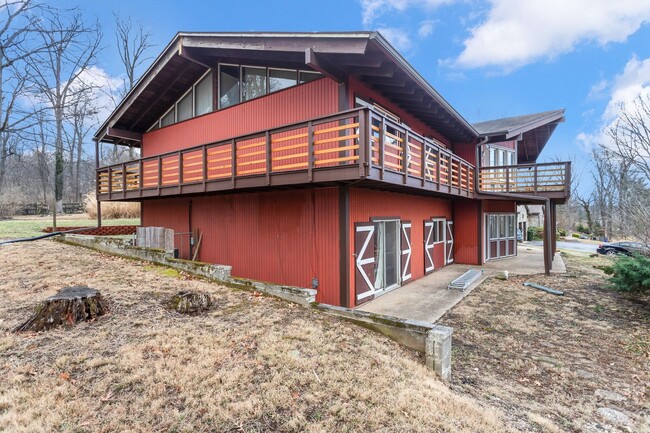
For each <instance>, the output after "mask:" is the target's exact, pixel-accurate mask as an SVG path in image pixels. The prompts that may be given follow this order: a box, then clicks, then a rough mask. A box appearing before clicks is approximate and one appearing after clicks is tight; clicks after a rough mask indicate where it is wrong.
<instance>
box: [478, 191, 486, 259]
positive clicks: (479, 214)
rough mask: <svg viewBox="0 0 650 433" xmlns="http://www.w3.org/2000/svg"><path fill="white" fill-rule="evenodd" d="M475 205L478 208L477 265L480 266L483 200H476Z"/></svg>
mask: <svg viewBox="0 0 650 433" xmlns="http://www.w3.org/2000/svg"><path fill="white" fill-rule="evenodd" d="M476 205H477V207H478V243H477V245H478V264H479V265H482V264H483V248H485V246H484V245H483V239H484V236H483V230H484V229H485V228H484V227H483V220H484V218H483V200H478V201H477V202H476Z"/></svg>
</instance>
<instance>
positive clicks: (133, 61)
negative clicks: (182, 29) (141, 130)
mask: <svg viewBox="0 0 650 433" xmlns="http://www.w3.org/2000/svg"><path fill="white" fill-rule="evenodd" d="M113 16H114V17H115V39H116V42H117V52H118V53H119V55H120V60H121V61H122V65H123V66H124V72H125V74H126V80H125V81H124V86H123V87H122V92H121V95H120V97H121V98H123V97H125V96H126V94H127V93H129V91H130V90H131V89H132V88H133V86H134V85H135V82H136V80H137V79H138V76H137V70H138V68H139V67H140V66H142V64H143V63H144V62H146V61H147V60H149V59H150V58H151V56H148V55H147V54H148V53H147V51H148V50H149V48H152V47H153V44H152V43H151V42H150V39H151V32H149V31H145V30H144V28H143V27H142V24H140V23H137V24H134V23H133V21H131V17H128V18H126V19H124V18H121V17H120V16H119V15H118V14H117V13H115V12H113ZM114 147H117V146H114ZM113 157H114V159H115V158H117V155H113ZM134 157H135V155H134V152H133V148H132V147H129V159H133V158H134Z"/></svg>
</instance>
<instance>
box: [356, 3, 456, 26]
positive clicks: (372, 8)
mask: <svg viewBox="0 0 650 433" xmlns="http://www.w3.org/2000/svg"><path fill="white" fill-rule="evenodd" d="M458 1H459V0H361V18H362V20H363V25H364V26H365V27H370V26H371V25H372V23H373V22H374V21H375V20H376V19H377V18H379V17H380V16H382V15H386V14H390V13H392V12H395V11H398V12H404V11H405V10H406V9H407V8H410V7H420V8H424V9H427V10H431V9H435V8H436V7H438V6H442V5H444V4H450V3H456V2H458Z"/></svg>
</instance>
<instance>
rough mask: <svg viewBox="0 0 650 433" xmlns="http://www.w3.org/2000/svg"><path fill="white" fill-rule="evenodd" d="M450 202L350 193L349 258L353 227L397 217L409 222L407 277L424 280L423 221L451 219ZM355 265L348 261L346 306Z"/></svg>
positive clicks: (355, 190) (356, 190) (371, 192)
mask: <svg viewBox="0 0 650 433" xmlns="http://www.w3.org/2000/svg"><path fill="white" fill-rule="evenodd" d="M451 216H452V213H451V202H450V201H449V200H445V199H439V198H432V197H422V196H416V195H409V194H401V193H394V192H385V191H377V190H370V189H364V188H351V189H350V227H349V230H350V239H351V240H352V242H351V245H350V251H349V256H348V257H352V254H353V253H354V223H355V222H364V221H369V220H370V218H373V217H398V218H400V219H402V220H410V221H411V224H412V225H411V248H412V251H411V274H412V275H413V277H412V280H416V279H418V278H421V277H422V276H424V220H428V219H430V218H431V217H444V218H447V219H451ZM354 277H355V264H354V260H350V281H349V284H350V300H349V302H350V304H349V305H356V302H355V299H354V281H355V280H354Z"/></svg>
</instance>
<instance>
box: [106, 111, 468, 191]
mask: <svg viewBox="0 0 650 433" xmlns="http://www.w3.org/2000/svg"><path fill="white" fill-rule="evenodd" d="M358 180H369V181H376V182H383V183H388V184H394V185H400V186H403V187H406V188H417V189H422V190H429V191H432V192H437V193H441V194H451V195H456V196H463V197H474V195H475V170H474V166H472V165H471V164H470V163H468V162H467V161H465V160H463V159H461V158H459V157H458V156H456V155H454V154H452V153H451V152H450V151H449V150H447V149H446V148H445V147H444V146H443V145H442V144H441V143H438V142H436V141H434V140H431V139H429V138H425V137H423V136H421V135H419V134H417V133H415V132H414V131H412V130H410V129H408V128H406V127H405V126H404V125H400V124H399V123H396V122H393V121H392V120H391V119H389V118H387V117H385V116H384V115H383V114H381V113H379V112H376V111H374V110H372V109H369V108H359V109H353V110H348V111H345V112H341V113H337V114H334V115H330V116H325V117H320V118H317V119H312V120H310V121H307V122H301V123H297V124H292V125H287V126H283V127H280V128H275V129H271V130H266V131H260V132H258V133H255V134H250V135H246V136H241V137H233V138H232V139H229V140H225V141H221V142H218V143H210V144H205V145H202V146H197V147H192V148H188V149H183V150H179V151H176V152H171V153H166V154H162V155H156V156H152V157H146V158H142V159H139V160H134V161H130V162H126V163H121V164H116V165H111V166H108V167H101V168H98V169H97V197H98V199H99V200H103V201H106V200H138V199H141V198H146V197H156V196H170V195H183V194H199V193H204V192H212V191H225V190H233V189H245V188H268V187H274V186H286V185H299V184H318V183H331V182H352V181H358Z"/></svg>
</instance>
